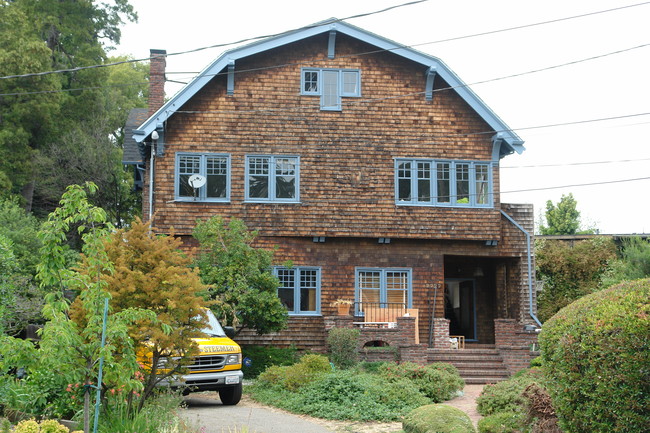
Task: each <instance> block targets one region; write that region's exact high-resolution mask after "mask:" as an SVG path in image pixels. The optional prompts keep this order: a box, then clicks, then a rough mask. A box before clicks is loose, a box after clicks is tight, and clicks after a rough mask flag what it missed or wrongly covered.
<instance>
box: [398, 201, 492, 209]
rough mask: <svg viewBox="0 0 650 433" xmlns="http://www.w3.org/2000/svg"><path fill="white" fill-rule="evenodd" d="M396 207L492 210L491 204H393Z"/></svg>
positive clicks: (399, 202)
mask: <svg viewBox="0 0 650 433" xmlns="http://www.w3.org/2000/svg"><path fill="white" fill-rule="evenodd" d="M395 205H396V206H414V207H440V208H457V209H494V205H493V204H475V205H473V204H464V203H455V204H442V203H436V204H431V203H410V202H401V201H398V202H395Z"/></svg>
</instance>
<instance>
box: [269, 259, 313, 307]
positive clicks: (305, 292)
mask: <svg viewBox="0 0 650 433" xmlns="http://www.w3.org/2000/svg"><path fill="white" fill-rule="evenodd" d="M320 272H321V271H320V268H316V267H302V266H299V267H292V268H286V267H276V268H274V269H273V273H274V275H275V276H276V277H277V278H278V280H279V281H280V286H279V287H278V297H279V298H280V301H282V304H283V305H284V306H285V307H286V308H287V310H288V312H289V314H290V315H291V314H293V315H318V314H320V312H321V310H320Z"/></svg>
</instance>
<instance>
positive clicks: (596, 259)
mask: <svg viewBox="0 0 650 433" xmlns="http://www.w3.org/2000/svg"><path fill="white" fill-rule="evenodd" d="M615 257H616V247H615V245H614V242H613V240H612V239H610V238H594V239H588V240H582V241H578V242H575V243H574V244H569V243H567V242H563V241H556V240H550V239H542V240H538V241H537V242H536V244H535V264H536V267H537V270H536V273H537V278H538V280H540V281H542V282H543V290H542V291H541V292H539V294H538V297H537V308H538V316H539V318H540V320H541V321H545V320H547V319H549V318H550V317H551V316H553V315H554V314H555V313H556V312H557V311H558V310H560V308H562V307H564V306H566V305H568V304H570V303H571V302H573V301H575V300H576V299H578V298H581V297H582V296H584V295H586V294H588V293H592V292H594V291H596V290H598V289H599V286H600V279H601V277H602V276H603V275H604V274H605V272H606V271H607V269H608V266H609V263H610V261H611V260H613V259H614V258H615Z"/></svg>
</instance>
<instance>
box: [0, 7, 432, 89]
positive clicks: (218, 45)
mask: <svg viewBox="0 0 650 433" xmlns="http://www.w3.org/2000/svg"><path fill="white" fill-rule="evenodd" d="M427 1H429V0H414V1H410V2H406V3H401V4H398V5H395V6H389V7H387V8H384V9H380V10H377V11H374V12H365V13H361V14H357V15H351V16H348V17H345V18H340V19H333V20H331V21H328V23H337V22H341V21H345V20H351V19H355V18H362V17H367V16H371V15H376V14H380V13H383V12H387V11H390V10H393V9H397V8H401V7H405V6H412V5H415V4H418V3H424V2H427ZM323 24H324V23H317V24H311V25H308V26H304V27H299V28H297V29H293V30H288V31H283V32H280V33H273V34H270V35H261V36H254V37H251V38H246V39H241V40H239V41H235V42H227V43H223V44H215V45H210V46H207V47H200V48H194V49H192V50H186V51H179V52H176V53H168V54H167V56H178V55H181V54H190V53H195V52H198V51H203V50H207V49H211V48H222V47H227V46H229V45H238V44H242V43H245V42H252V41H256V40H259V39H267V38H272V37H277V36H281V35H284V34H287V33H291V32H295V31H300V30H308V29H311V28H314V27H319V26H321V25H323ZM151 59H152V57H146V58H143V59H129V60H122V61H119V62H112V63H105V64H101V65H90V66H79V67H76V68H68V69H58V70H55V71H44V72H33V73H29V74H20V75H6V76H4V77H0V80H6V79H9V78H27V77H40V76H43V75H50V74H62V73H66V72H77V71H83V70H86V69H96V68H105V67H109V66H117V65H123V64H125V63H135V62H142V61H147V60H151Z"/></svg>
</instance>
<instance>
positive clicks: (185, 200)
mask: <svg viewBox="0 0 650 433" xmlns="http://www.w3.org/2000/svg"><path fill="white" fill-rule="evenodd" d="M172 202H175V203H230V199H229V198H228V199H214V198H213V199H206V198H197V199H194V198H189V197H188V198H185V197H176V198H175V199H174V200H172Z"/></svg>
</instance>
